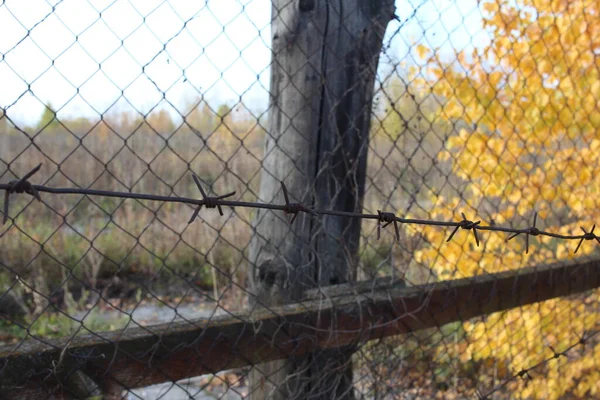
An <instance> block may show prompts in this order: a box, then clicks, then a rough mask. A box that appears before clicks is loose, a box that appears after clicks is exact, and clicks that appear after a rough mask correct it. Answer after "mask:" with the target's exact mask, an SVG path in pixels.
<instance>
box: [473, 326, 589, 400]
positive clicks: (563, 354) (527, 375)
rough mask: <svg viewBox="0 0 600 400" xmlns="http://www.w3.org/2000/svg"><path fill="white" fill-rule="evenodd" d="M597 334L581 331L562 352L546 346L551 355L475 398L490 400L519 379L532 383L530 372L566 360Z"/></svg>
mask: <svg viewBox="0 0 600 400" xmlns="http://www.w3.org/2000/svg"><path fill="white" fill-rule="evenodd" d="M598 333H600V331H598V330H595V331H591V332H588V331H583V333H582V335H581V336H579V335H577V336H579V337H578V340H577V341H576V342H574V343H571V344H570V345H569V346H567V347H566V348H565V349H564V350H563V351H560V352H558V351H556V349H555V348H554V347H553V346H550V345H549V346H548V348H549V349H550V350H551V351H552V355H551V356H549V357H547V358H545V359H543V360H541V361H539V362H538V363H536V364H534V365H531V366H530V367H528V368H522V369H521V370H519V371H518V372H516V373H514V374H513V375H511V376H510V377H508V378H506V379H505V380H503V381H502V383H500V384H498V385H496V386H495V387H494V388H493V389H491V390H490V391H488V392H486V393H480V392H479V391H476V394H477V398H478V399H479V400H489V399H491V396H492V395H493V394H494V393H496V392H498V391H499V390H501V389H502V388H504V387H505V386H506V385H508V384H509V383H510V382H512V381H514V380H516V379H518V378H521V379H524V380H526V384H527V382H529V381H532V380H533V379H534V377H533V376H532V375H531V372H532V371H533V370H535V369H538V368H540V367H542V366H544V365H546V364H548V363H549V362H550V361H552V360H557V359H559V358H560V357H565V358H568V353H569V352H570V351H571V350H573V349H574V348H576V347H579V346H582V347H585V345H586V343H587V342H589V340H590V339H592V338H593V337H594V336H596V335H597V334H598Z"/></svg>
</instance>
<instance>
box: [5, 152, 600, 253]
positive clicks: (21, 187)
mask: <svg viewBox="0 0 600 400" xmlns="http://www.w3.org/2000/svg"><path fill="white" fill-rule="evenodd" d="M41 167H42V164H41V163H40V164H38V165H37V166H36V167H35V168H33V169H32V170H31V171H29V172H28V173H27V174H25V175H24V176H23V177H22V178H20V179H18V180H11V181H9V182H8V183H4V184H0V190H4V191H5V195H4V219H3V224H6V222H7V221H8V218H9V217H8V212H9V202H10V194H12V193H27V194H29V195H31V196H33V197H34V198H36V199H37V200H38V201H41V200H42V199H41V196H40V192H42V193H52V194H81V195H88V196H103V197H117V198H124V199H136V200H149V201H162V202H171V203H186V204H191V205H196V206H197V207H196V209H195V210H194V212H193V214H192V216H191V218H190V219H189V221H188V224H190V223H192V222H194V220H195V219H196V217H197V216H198V214H199V213H200V210H201V209H202V207H206V208H217V209H218V210H219V214H221V215H223V210H222V208H221V207H222V206H226V207H244V208H262V209H267V210H279V211H283V212H285V213H286V214H287V215H292V218H291V220H290V224H293V223H294V221H295V220H296V217H297V216H298V214H299V213H301V212H303V213H307V214H311V215H331V216H338V217H347V218H361V219H370V220H377V221H378V226H377V239H379V238H380V237H381V229H384V228H386V227H388V226H389V225H391V224H394V230H395V235H396V241H397V242H399V241H400V230H399V228H398V223H402V224H413V225H425V226H438V227H446V228H454V229H453V230H452V232H451V233H450V235H449V236H448V239H446V242H449V241H450V240H452V238H453V237H454V236H455V235H456V233H457V232H458V230H459V229H464V230H468V231H473V236H474V238H475V243H476V245H477V247H479V245H480V240H479V236H478V234H477V231H492V232H504V233H511V234H512V235H510V236H509V237H508V238H507V239H506V241H510V240H512V239H514V238H515V237H517V236H519V235H521V234H524V235H525V253H529V237H530V236H548V237H552V238H555V239H561V240H578V241H579V242H578V243H577V247H576V248H575V251H574V253H577V252H578V251H579V249H580V247H581V244H582V243H583V241H584V240H596V241H597V242H598V243H600V236H598V235H596V234H595V233H594V230H595V229H596V225H595V224H594V225H593V226H592V229H590V231H589V232H588V231H587V230H586V229H585V228H584V227H580V228H581V230H582V231H583V234H580V235H565V234H560V233H555V232H548V231H543V230H541V229H539V228H537V227H536V223H537V212H534V215H533V223H532V225H531V226H530V227H528V228H522V229H517V228H508V227H502V226H496V225H481V221H472V220H469V219H467V217H466V215H465V213H464V212H461V216H462V220H461V221H436V220H428V219H415V218H402V217H398V216H396V214H394V213H391V212H384V211H381V210H377V214H368V213H360V212H349V211H337V210H322V209H316V208H311V207H308V206H305V205H304V204H302V203H297V202H290V197H289V193H288V190H287V187H286V186H285V183H284V182H280V183H281V189H282V191H283V196H284V199H285V204H267V203H258V202H248V201H239V200H227V199H228V198H230V197H231V196H234V195H235V193H236V192H235V191H233V192H230V193H227V194H224V195H219V196H208V195H207V194H206V192H205V191H204V189H203V188H202V185H201V182H200V178H198V176H197V175H196V174H192V178H193V179H194V183H195V184H196V186H197V187H198V190H199V191H200V194H201V196H202V199H193V198H189V197H178V196H163V195H154V194H147V193H134V192H118V191H109V190H99V189H85V188H52V187H47V186H44V185H34V184H32V183H30V182H29V178H31V177H32V176H33V175H35V173H36V172H38V171H39V170H40V168H41Z"/></svg>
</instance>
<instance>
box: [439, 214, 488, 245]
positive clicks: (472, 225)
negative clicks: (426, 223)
mask: <svg viewBox="0 0 600 400" xmlns="http://www.w3.org/2000/svg"><path fill="white" fill-rule="evenodd" d="M460 215H462V217H463V219H462V221H460V222H459V223H458V225H456V227H455V228H454V230H453V231H452V233H451V234H450V236H449V237H448V240H446V242H449V241H450V240H452V238H453V237H454V235H455V234H456V232H457V231H458V228H463V229H467V230H471V229H473V235H475V243H477V247H479V236H477V226H478V225H479V224H480V223H481V221H477V222H473V221H469V220H468V219H467V217H466V216H465V213H460Z"/></svg>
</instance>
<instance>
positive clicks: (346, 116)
mask: <svg viewBox="0 0 600 400" xmlns="http://www.w3.org/2000/svg"><path fill="white" fill-rule="evenodd" d="M272 16H273V19H272V39H273V41H272V64H271V87H270V93H271V98H270V108H269V121H268V124H269V125H268V134H267V138H266V144H265V158H264V161H263V167H264V169H263V172H262V177H261V185H260V193H259V198H260V200H261V201H265V202H279V203H284V197H283V192H282V188H281V184H280V181H283V182H284V183H285V184H286V186H287V188H288V190H289V194H290V201H291V202H300V203H302V204H304V205H306V206H314V207H318V208H320V209H328V208H329V209H336V210H344V211H360V210H361V209H362V201H363V195H364V186H365V177H366V160H367V150H368V136H369V122H370V117H371V103H372V98H373V88H374V83H375V76H376V71H377V65H378V61H379V54H380V51H381V47H382V39H383V35H384V33H385V29H386V26H387V24H388V23H389V21H390V20H391V19H392V18H393V16H394V1H393V0H273V2H272ZM360 226H361V223H360V220H358V219H350V218H338V217H329V216H320V217H318V218H313V217H311V216H308V215H306V214H301V215H298V218H297V219H296V221H295V222H294V224H293V225H292V226H290V224H289V222H288V220H287V219H286V216H285V215H283V213H281V212H274V211H270V210H259V211H258V212H257V214H256V218H255V221H254V229H255V231H254V233H255V235H254V238H253V242H252V243H251V246H250V252H249V253H250V254H249V258H250V262H251V265H252V266H253V271H251V273H250V286H251V291H252V292H253V293H254V295H255V296H254V298H253V301H251V304H252V306H253V308H264V307H263V306H273V305H277V304H279V303H290V302H293V301H294V300H295V299H296V300H297V299H299V298H300V297H301V296H302V293H303V292H304V291H306V290H308V289H314V288H317V287H322V286H329V285H332V284H337V283H343V282H347V281H349V280H352V279H354V277H355V273H356V268H355V267H356V262H357V250H358V245H359V240H360ZM351 356H352V349H351V348H344V349H335V350H327V351H322V352H319V353H313V354H310V355H308V356H304V357H302V358H297V359H289V360H285V361H278V362H274V363H267V364H261V365H257V366H255V367H254V368H253V370H252V371H251V376H250V381H251V382H250V393H251V396H252V398H255V399H264V398H271V399H288V398H303V399H308V398H310V399H332V398H335V399H339V398H345V399H351V398H354V394H353V382H352V368H351ZM336 371H337V372H336Z"/></svg>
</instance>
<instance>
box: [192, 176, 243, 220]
mask: <svg viewBox="0 0 600 400" xmlns="http://www.w3.org/2000/svg"><path fill="white" fill-rule="evenodd" d="M192 178H194V182H195V183H196V186H198V190H200V194H201V195H202V203H201V204H199V205H198V207H196V209H195V210H194V213H193V214H192V217H191V218H190V220H189V221H188V224H191V223H192V222H194V220H195V219H196V217H197V216H198V213H200V209H202V206H205V207H206V208H215V207H217V208H218V210H219V214H221V216H223V209H222V208H221V203H220V201H221V200H223V199H226V198H227V197H231V196H233V195H234V194H235V191H233V192H231V193H227V194H224V195H221V196H216V197H209V196H207V195H206V193H205V192H204V189H202V185H201V184H200V178H198V176H197V175H196V174H192Z"/></svg>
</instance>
